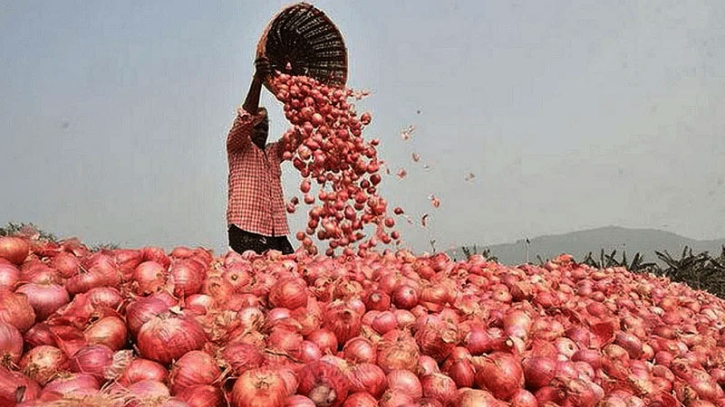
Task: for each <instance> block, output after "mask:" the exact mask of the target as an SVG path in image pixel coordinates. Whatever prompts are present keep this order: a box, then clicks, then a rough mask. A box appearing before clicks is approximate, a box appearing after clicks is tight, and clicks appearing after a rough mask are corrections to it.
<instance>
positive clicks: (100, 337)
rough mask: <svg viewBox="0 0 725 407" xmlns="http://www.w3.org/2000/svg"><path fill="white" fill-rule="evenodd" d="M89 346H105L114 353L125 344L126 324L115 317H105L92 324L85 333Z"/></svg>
mask: <svg viewBox="0 0 725 407" xmlns="http://www.w3.org/2000/svg"><path fill="white" fill-rule="evenodd" d="M85 338H86V341H87V342H88V344H89V345H95V344H99V345H106V346H108V347H109V348H111V349H112V350H114V351H117V350H120V349H121V348H123V347H124V345H125V344H126V339H127V333H126V324H125V323H124V322H123V320H122V319H121V318H119V317H116V316H107V317H103V318H101V319H99V320H98V321H96V322H94V323H92V324H91V325H90V326H89V327H88V328H87V329H86V331H85Z"/></svg>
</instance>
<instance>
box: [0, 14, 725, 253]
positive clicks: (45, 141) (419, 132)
mask: <svg viewBox="0 0 725 407" xmlns="http://www.w3.org/2000/svg"><path fill="white" fill-rule="evenodd" d="M313 3H314V4H315V5H316V6H318V7H319V8H321V9H322V10H323V11H325V12H326V13H327V14H328V15H329V16H330V17H331V18H332V20H333V21H335V23H336V24H337V25H338V27H339V28H340V29H341V31H342V32H343V34H344V36H345V39H346V43H347V46H348V51H349V55H350V61H349V63H350V71H349V75H348V77H349V82H348V84H349V85H351V86H352V87H354V88H365V89H370V90H371V91H372V92H373V96H372V97H370V98H368V99H366V100H365V101H364V102H362V103H359V104H358V110H359V111H363V110H370V111H372V113H373V122H372V124H371V125H370V126H369V127H368V129H367V131H366V134H367V136H368V137H374V136H379V137H380V139H382V141H383V144H382V147H381V149H380V150H381V152H380V155H381V157H382V158H383V159H385V160H387V161H388V162H389V163H391V164H392V168H393V173H394V172H395V171H396V170H397V169H398V168H399V167H400V168H405V169H407V171H408V176H407V178H405V179H403V180H400V179H398V178H397V177H395V175H393V176H391V177H387V178H385V179H384V182H383V188H382V189H383V193H384V196H385V197H387V199H388V201H389V202H390V203H391V206H395V205H400V206H403V207H404V208H406V210H407V211H408V213H409V214H411V216H413V217H414V219H415V220H416V225H415V226H405V227H403V228H402V232H403V235H404V238H405V239H406V241H408V242H409V243H410V245H411V246H412V247H413V248H414V249H416V250H419V251H420V250H425V249H427V248H428V243H427V242H428V239H429V238H430V237H431V236H433V237H435V238H436V239H437V240H438V244H437V246H438V248H439V249H440V248H446V247H448V246H450V245H453V244H464V243H474V242H478V243H498V242H507V241H513V240H517V239H521V238H523V237H525V236H530V237H533V236H537V235H541V234H550V233H560V232H567V231H572V230H578V229H583V228H590V227H598V226H604V225H611V224H615V225H621V226H625V227H652V228H661V229H665V230H669V231H672V232H676V233H680V234H683V235H686V236H689V237H693V238H715V237H723V236H725V215H724V214H725V2H723V1H722V0H711V1H708V0H646V1H645V0H642V1H632V0H623V1H614V0H606V1H605V0H592V1H584V0H554V1H546V2H542V1H516V2H511V1H473V0H471V1H450V0H449V1H425V2H423V1H395V2H391V1H389V0H388V1H364V2H352V1H349V2H348V1H315V2H313ZM285 4H287V3H286V2H281V1H264V2H263V1H180V0H175V1H146V0H143V1H141V0H124V1H107V0H95V1H88V0H86V1H70V0H58V1H31V0H22V1H20V0H15V1H9V0H0V95H1V96H0V97H1V98H2V99H0V100H1V101H0V103H1V105H0V174H2V175H0V183H1V185H2V186H1V187H0V191H1V192H0V194H2V198H0V224H4V223H6V222H7V221H25V222H34V223H36V224H38V225H40V226H42V227H43V228H44V229H47V230H48V231H51V232H55V233H56V234H58V235H60V236H69V235H77V236H80V237H81V238H82V239H83V240H85V241H86V242H88V243H99V242H115V243H120V244H122V245H124V246H130V247H137V246H142V245H147V244H156V245H163V246H166V247H172V246H174V245H203V246H207V247H212V248H214V249H216V250H221V249H222V248H225V247H226V221H225V217H224V214H225V205H226V176H227V162H226V154H225V144H224V142H225V136H226V132H227V130H228V128H229V126H230V124H231V121H232V120H233V118H234V114H235V107H236V106H237V105H238V104H240V103H241V102H242V99H243V97H244V94H245V92H246V89H247V88H248V85H249V81H250V78H251V76H252V62H253V58H254V48H255V46H256V43H257V41H258V39H259V36H260V34H261V32H262V31H263V29H264V27H265V26H266V24H267V22H268V21H269V19H270V18H271V17H272V16H273V15H274V14H275V13H276V12H277V11H278V10H279V9H280V8H281V7H282V6H284V5H285ZM263 103H264V104H265V105H267V106H268V107H269V108H270V112H271V126H270V131H271V138H273V137H274V138H276V137H278V136H279V135H281V134H282V132H283V131H284V130H285V129H286V128H287V126H288V123H287V122H286V120H285V119H284V116H283V115H282V114H281V108H280V106H279V104H278V103H277V102H276V101H275V100H274V99H273V98H272V97H271V96H270V95H269V94H268V93H267V94H266V95H265V96H264V98H263ZM418 110H420V113H419V114H418V113H417V111H418ZM409 125H415V126H416V130H415V132H414V133H413V136H412V138H411V140H409V141H403V140H402V138H401V137H400V130H402V129H403V128H405V127H407V126H409ZM413 152H417V153H419V154H420V155H421V156H422V162H426V163H428V164H430V169H429V170H427V171H426V170H424V169H423V167H422V165H421V164H422V162H421V163H417V164H416V163H413V162H412V160H411V158H410V157H411V153H413ZM469 172H471V173H473V174H475V178H474V179H473V180H472V181H466V180H465V179H464V177H465V176H466V174H468V173H469ZM283 177H284V183H283V186H284V188H285V191H286V197H287V198H288V197H289V196H291V195H292V194H293V193H295V192H296V191H297V190H298V185H299V177H298V175H297V174H296V172H295V171H294V169H293V168H292V166H291V165H290V164H285V165H284V168H283ZM431 193H434V194H436V195H437V196H438V197H440V199H441V201H442V204H441V206H440V208H439V209H434V208H432V206H431V205H430V203H429V201H428V199H427V197H428V194H431ZM424 212H428V213H430V216H431V218H430V227H429V229H428V230H427V231H426V230H423V229H421V228H420V226H419V225H418V222H417V221H418V219H419V218H420V215H421V214H422V213H424ZM304 213H305V212H302V211H298V213H297V214H295V215H291V216H289V221H290V226H291V228H292V230H299V229H300V228H301V227H302V225H303V223H304V220H305V215H304Z"/></svg>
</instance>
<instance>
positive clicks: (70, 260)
mask: <svg viewBox="0 0 725 407" xmlns="http://www.w3.org/2000/svg"><path fill="white" fill-rule="evenodd" d="M50 266H51V267H53V268H54V269H56V270H58V273H59V274H60V275H61V276H63V277H64V278H71V277H73V276H75V275H76V274H78V272H79V270H80V261H79V260H78V258H77V257H76V256H74V255H72V254H71V253H66V252H60V253H58V254H57V255H56V256H55V257H53V260H51V262H50Z"/></svg>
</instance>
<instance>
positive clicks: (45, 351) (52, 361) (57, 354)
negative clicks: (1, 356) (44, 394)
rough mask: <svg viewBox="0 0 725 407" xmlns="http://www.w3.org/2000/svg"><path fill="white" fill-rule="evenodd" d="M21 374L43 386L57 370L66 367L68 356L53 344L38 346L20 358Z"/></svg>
mask: <svg viewBox="0 0 725 407" xmlns="http://www.w3.org/2000/svg"><path fill="white" fill-rule="evenodd" d="M19 366H20V369H21V370H22V372H23V374H24V375H26V376H28V377H29V378H31V379H33V380H35V381H36V382H38V384H40V385H41V386H45V384H46V383H48V382H49V381H50V379H52V378H53V377H54V376H55V375H56V374H58V372H60V371H62V370H65V369H66V368H67V367H68V357H67V356H66V355H65V354H64V353H63V351H61V350H60V349H58V348H56V347H53V346H38V347H37V348H33V349H31V350H29V351H28V353H26V354H25V355H23V357H22V359H21V360H20V365H19Z"/></svg>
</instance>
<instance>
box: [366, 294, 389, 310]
mask: <svg viewBox="0 0 725 407" xmlns="http://www.w3.org/2000/svg"><path fill="white" fill-rule="evenodd" d="M365 308H366V309H367V310H368V311H371V310H375V311H387V310H389V309H390V296H389V295H388V294H386V293H385V292H383V291H380V290H376V291H372V292H370V294H368V295H367V296H366V297H365Z"/></svg>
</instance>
